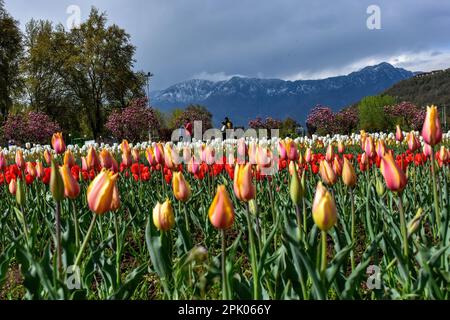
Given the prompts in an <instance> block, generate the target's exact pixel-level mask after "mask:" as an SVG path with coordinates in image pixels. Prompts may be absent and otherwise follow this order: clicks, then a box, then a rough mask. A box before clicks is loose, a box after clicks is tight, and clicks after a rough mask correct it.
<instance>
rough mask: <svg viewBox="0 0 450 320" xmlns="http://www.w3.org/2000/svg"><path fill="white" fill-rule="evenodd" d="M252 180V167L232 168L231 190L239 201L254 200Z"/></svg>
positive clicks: (239, 166)
mask: <svg viewBox="0 0 450 320" xmlns="http://www.w3.org/2000/svg"><path fill="white" fill-rule="evenodd" d="M252 180H253V176H252V165H251V164H250V163H247V164H246V165H243V164H241V165H239V164H237V165H236V167H235V168H234V181H233V188H234V193H235V194H236V197H237V198H238V199H239V200H241V201H250V200H251V199H254V198H255V194H256V189H255V186H254V184H253V181H252Z"/></svg>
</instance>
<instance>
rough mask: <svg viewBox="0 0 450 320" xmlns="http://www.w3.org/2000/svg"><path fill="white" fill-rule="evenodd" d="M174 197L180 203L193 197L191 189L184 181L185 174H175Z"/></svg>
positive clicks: (173, 178)
mask: <svg viewBox="0 0 450 320" xmlns="http://www.w3.org/2000/svg"><path fill="white" fill-rule="evenodd" d="M172 188H173V195H174V196H175V198H176V199H177V200H178V201H181V202H186V201H188V200H189V198H190V197H191V187H190V186H189V183H188V182H187V181H186V180H185V179H184V176H183V173H181V172H175V173H174V174H173V177H172Z"/></svg>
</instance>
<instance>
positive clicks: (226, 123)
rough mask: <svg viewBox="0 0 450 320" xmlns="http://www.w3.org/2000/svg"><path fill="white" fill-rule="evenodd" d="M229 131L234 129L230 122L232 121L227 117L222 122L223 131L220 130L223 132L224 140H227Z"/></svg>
mask: <svg viewBox="0 0 450 320" xmlns="http://www.w3.org/2000/svg"><path fill="white" fill-rule="evenodd" d="M227 129H233V123H232V122H231V121H230V119H228V117H225V119H224V120H223V121H222V129H221V130H220V131H222V136H223V140H225V139H226V137H227Z"/></svg>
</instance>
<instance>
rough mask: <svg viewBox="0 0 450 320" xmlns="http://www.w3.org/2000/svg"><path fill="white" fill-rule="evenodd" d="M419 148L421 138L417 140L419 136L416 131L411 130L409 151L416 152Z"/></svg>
mask: <svg viewBox="0 0 450 320" xmlns="http://www.w3.org/2000/svg"><path fill="white" fill-rule="evenodd" d="M419 148H420V143H419V140H417V137H416V135H415V134H414V131H411V132H410V133H409V134H408V149H409V151H411V152H414V151H416V150H417V149H419Z"/></svg>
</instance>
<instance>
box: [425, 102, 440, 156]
mask: <svg viewBox="0 0 450 320" xmlns="http://www.w3.org/2000/svg"><path fill="white" fill-rule="evenodd" d="M422 137H423V140H424V141H425V142H426V143H427V144H429V145H430V146H432V147H434V146H435V145H437V144H438V143H440V142H441V140H442V130H441V123H440V121H439V114H438V111H437V108H436V107H435V106H431V107H428V106H427V115H426V117H425V121H424V123H423V128H422Z"/></svg>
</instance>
